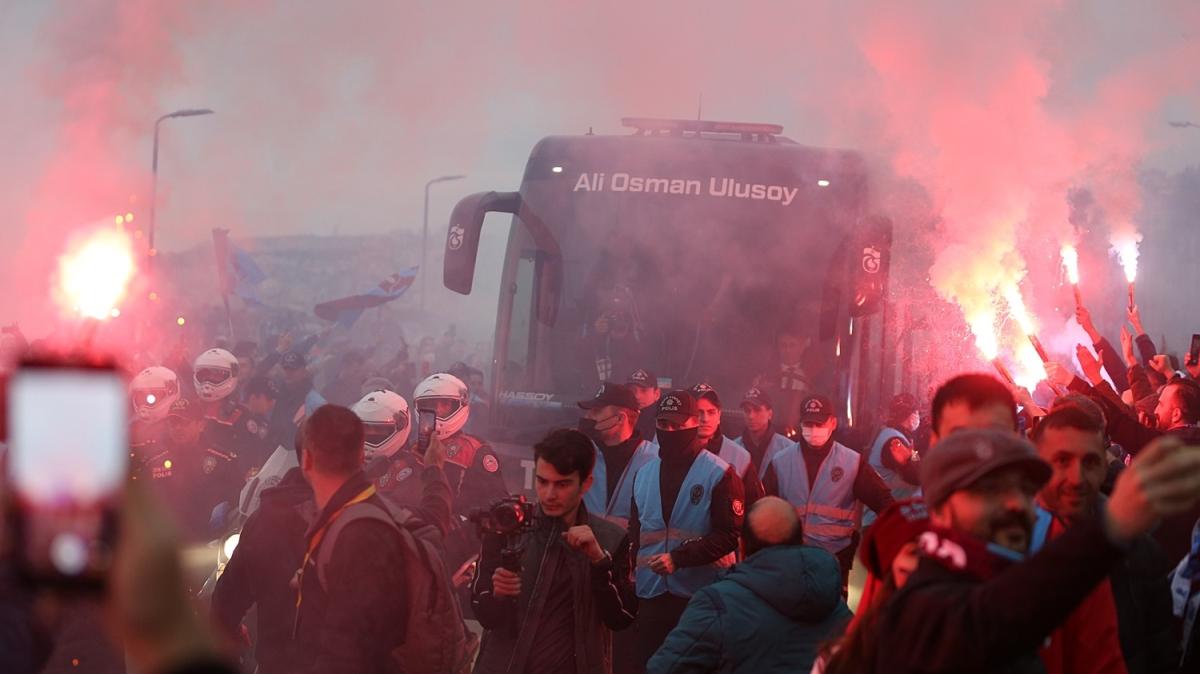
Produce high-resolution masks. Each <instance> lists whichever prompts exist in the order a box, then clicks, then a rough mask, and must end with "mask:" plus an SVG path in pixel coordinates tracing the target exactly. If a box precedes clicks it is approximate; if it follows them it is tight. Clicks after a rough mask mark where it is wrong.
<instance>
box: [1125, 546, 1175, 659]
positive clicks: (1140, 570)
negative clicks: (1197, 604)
mask: <svg viewBox="0 0 1200 674" xmlns="http://www.w3.org/2000/svg"><path fill="white" fill-rule="evenodd" d="M1170 570H1171V569H1170V565H1169V564H1168V562H1167V557H1166V555H1164V554H1163V550H1162V547H1161V546H1160V545H1159V544H1158V543H1156V542H1155V541H1154V539H1153V538H1151V537H1149V536H1142V537H1140V538H1138V539H1137V540H1135V541H1134V542H1133V545H1131V546H1130V547H1129V552H1128V553H1126V555H1125V559H1123V560H1121V562H1120V563H1118V564H1117V566H1116V567H1114V568H1113V571H1112V574H1111V575H1110V576H1109V581H1110V582H1111V583H1112V593H1113V599H1115V600H1116V602H1117V622H1118V624H1119V627H1120V634H1121V651H1122V653H1124V655H1125V666H1126V668H1127V669H1128V670H1129V674H1169V673H1171V672H1174V671H1175V669H1176V667H1177V666H1178V663H1179V655H1180V653H1179V639H1178V636H1179V635H1178V634H1177V632H1178V628H1177V627H1176V625H1175V621H1174V620H1173V619H1172V617H1171V588H1170V584H1169V582H1168V574H1169V573H1170Z"/></svg>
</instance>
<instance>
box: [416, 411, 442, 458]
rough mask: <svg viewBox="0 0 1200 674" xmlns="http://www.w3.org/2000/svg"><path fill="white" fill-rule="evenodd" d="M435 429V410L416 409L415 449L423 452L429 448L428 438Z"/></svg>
mask: <svg viewBox="0 0 1200 674" xmlns="http://www.w3.org/2000/svg"><path fill="white" fill-rule="evenodd" d="M435 430H437V412H434V411H433V410H417V450H418V451H419V452H420V453H421V454H424V453H425V450H427V449H429V439H430V438H432V437H433V432H434V431H435Z"/></svg>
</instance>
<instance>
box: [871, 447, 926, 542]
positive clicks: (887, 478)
mask: <svg viewBox="0 0 1200 674" xmlns="http://www.w3.org/2000/svg"><path fill="white" fill-rule="evenodd" d="M892 440H903V441H904V444H905V445H906V446H907V445H908V438H907V437H905V436H904V434H903V433H901V432H900V431H898V430H896V429H894V428H890V427H887V426H885V427H884V428H883V430H881V431H879V435H877V436H876V437H875V444H873V445H871V453H870V454H869V455H868V458H867V462H868V463H870V464H871V467H872V468H874V469H875V472H877V473H879V477H881V478H883V481H884V483H885V484H887V486H888V489H891V490H892V497H893V498H895V499H896V500H897V501H901V500H904V499H908V498H914V497H916V496H920V494H921V488H920V487H914V486H913V485H911V484H909V483H907V482H905V481H904V478H902V477H900V473H897V472H896V471H894V470H892V469H891V468H888V467H886V466H884V465H883V450H884V448H885V447H887V446H888V443H890V442H891V441H892ZM876 515H877V513H875V511H873V510H868V511H867V512H866V513H864V514H863V526H864V527H865V526H867V525H869V524H871V523H872V522H874V521H875V517H876Z"/></svg>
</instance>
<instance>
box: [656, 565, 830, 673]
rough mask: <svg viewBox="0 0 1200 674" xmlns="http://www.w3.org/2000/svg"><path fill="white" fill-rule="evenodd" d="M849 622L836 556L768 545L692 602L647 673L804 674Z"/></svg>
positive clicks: (696, 596)
mask: <svg viewBox="0 0 1200 674" xmlns="http://www.w3.org/2000/svg"><path fill="white" fill-rule="evenodd" d="M849 619H850V609H849V608H847V606H846V603H845V602H844V601H842V572H841V568H840V567H839V566H838V562H837V560H836V559H835V558H834V557H833V555H831V554H829V553H828V552H825V551H824V550H821V549H820V548H814V547H808V546H777V547H771V548H766V549H763V550H759V551H758V552H756V553H754V554H753V555H751V556H750V557H749V558H747V559H746V561H744V562H742V563H741V564H738V565H737V566H735V567H733V569H731V570H730V571H729V573H727V574H725V576H724V577H723V578H721V579H720V580H718V581H717V582H715V583H713V584H712V585H709V586H708V587H705V588H703V589H701V590H700V591H698V592H697V593H696V594H695V595H694V596H693V597H692V600H691V601H690V602H688V606H687V610H686V611H684V613H683V617H682V618H680V620H679V625H678V626H676V628H675V629H674V630H673V631H672V632H671V634H670V635H669V636H667V640H666V641H665V642H664V643H663V645H662V647H661V648H659V649H658V652H657V653H655V654H654V657H653V658H651V659H650V662H649V664H648V665H647V666H646V672H647V674H665V673H667V672H730V673H734V672H744V673H746V674H760V673H761V674H767V673H769V672H807V671H809V670H810V669H811V668H812V663H813V660H814V659H816V656H817V651H818V650H819V649H820V647H821V644H823V643H825V642H827V641H830V640H832V639H835V638H836V637H838V636H840V635H841V633H842V631H843V630H844V629H845V626H846V623H847V622H848V621H849Z"/></svg>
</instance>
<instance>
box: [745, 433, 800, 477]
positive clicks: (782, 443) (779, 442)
mask: <svg viewBox="0 0 1200 674" xmlns="http://www.w3.org/2000/svg"><path fill="white" fill-rule="evenodd" d="M734 442H736V443H738V446H739V447H745V446H746V445H745V443H743V442H742V439H741V438H734ZM794 444H796V443H795V442H794V441H792V440H789V439H788V438H787V436H785V435H780V434H779V433H772V434H771V439H770V440H768V441H767V448H766V450H764V451H763V459H762V465H761V466H759V467H758V479H760V480H761V479H762V478H763V476H764V475H766V474H767V466H769V465H771V459H773V458H775V455H776V454H778V453H780V452H782V451H783V450H785V449H787V448H788V447H791V446H792V445H794ZM746 451H749V450H746Z"/></svg>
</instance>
